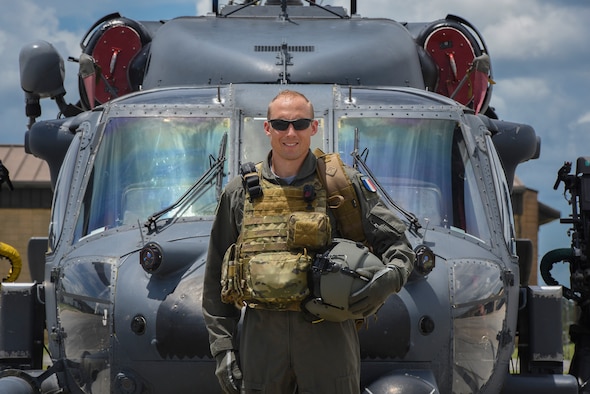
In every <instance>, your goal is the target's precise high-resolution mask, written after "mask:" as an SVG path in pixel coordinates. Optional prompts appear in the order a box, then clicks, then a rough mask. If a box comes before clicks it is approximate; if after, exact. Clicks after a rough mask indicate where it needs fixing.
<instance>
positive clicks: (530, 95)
mask: <svg viewBox="0 0 590 394" xmlns="http://www.w3.org/2000/svg"><path fill="white" fill-rule="evenodd" d="M0 2H1V4H0V10H1V12H0V119H1V121H0V144H23V141H24V133H25V131H26V125H27V122H28V120H27V118H26V116H25V109H24V93H23V91H22V89H21V88H20V82H19V78H20V77H19V61H18V58H19V52H20V49H21V48H22V47H23V46H24V45H27V44H30V43H32V42H34V41H35V40H39V39H42V40H46V41H48V42H50V43H52V44H53V45H54V46H55V48H56V49H57V50H58V52H59V53H60V55H61V56H62V57H63V58H64V59H68V57H69V56H72V57H78V56H79V55H80V41H81V40H82V38H83V37H84V35H85V33H86V32H87V31H88V30H89V29H90V27H91V26H92V25H93V24H94V22H96V21H97V20H99V19H100V18H101V17H103V16H104V15H107V14H110V13H113V12H119V13H120V14H121V15H122V16H125V17H128V18H131V19H136V20H140V21H141V20H162V19H171V18H174V17H177V16H184V15H203V14H205V13H207V12H210V11H211V4H212V1H211V0H151V1H148V2H146V1H145V0H141V1H139V0H125V1H120V0H102V1H100V2H89V1H83V2H80V1H79V0H20V1H8V0H0ZM239 2H240V3H241V1H239ZM317 2H318V3H320V4H324V5H326V4H331V5H341V6H344V7H346V8H347V9H349V8H350V6H349V1H348V0H324V1H321V0H317ZM226 3H227V0H220V1H219V4H220V6H222V5H223V4H226ZM357 12H358V14H360V16H362V17H386V18H390V19H394V20H397V21H399V22H430V21H435V20H438V19H442V18H444V17H445V16H446V15H447V14H454V15H458V16H460V17H462V18H464V19H466V20H468V21H469V22H470V23H471V24H472V25H473V26H475V27H476V29H477V30H478V31H479V32H480V33H481V34H482V36H483V38H484V41H485V43H486V44H487V47H488V50H489V55H490V58H491V62H492V73H493V79H494V81H495V82H496V84H495V85H494V86H493V95H492V99H491V102H490V105H491V106H492V107H494V108H495V110H496V113H497V114H498V116H499V118H500V119H502V120H507V121H511V122H518V123H525V124H529V125H531V126H532V127H533V128H534V129H535V131H536V133H537V135H538V136H539V137H540V138H541V156H540V158H539V159H537V160H533V161H529V162H526V163H524V164H522V165H520V166H519V167H518V169H517V171H516V175H517V176H518V177H519V178H520V179H521V181H522V182H523V183H524V184H525V185H526V186H527V187H528V188H530V189H533V190H536V191H537V192H538V198H539V201H540V202H542V203H544V204H546V205H548V206H550V207H552V208H554V209H556V210H558V211H560V213H561V216H562V217H567V216H568V215H569V214H570V213H571V206H569V205H568V203H567V201H566V199H565V198H564V195H563V184H562V185H561V187H560V188H559V189H558V190H553V184H554V182H555V179H556V175H557V171H558V169H559V168H560V167H561V166H562V165H563V163H564V162H565V161H571V162H574V164H575V161H576V159H577V158H578V157H580V156H589V157H590V106H589V105H588V102H589V101H590V45H589V44H588V37H590V24H589V23H588V22H587V21H588V20H590V2H588V1H587V0H562V1H554V0H495V1H485V2H484V1H477V0H475V1H474V0H446V1H440V0H423V1H416V0H371V1H367V0H359V1H358V5H357ZM65 67H66V76H65V77H66V82H65V87H66V91H67V92H68V93H67V94H66V96H65V99H66V101H67V102H76V101H77V100H78V88H77V72H78V69H77V64H75V63H72V62H69V61H67V60H66V63H65ZM42 105H43V115H42V117H41V119H51V118H54V117H55V116H56V115H57V112H58V110H57V107H56V106H55V104H54V103H53V102H50V100H48V99H46V100H44V101H43V102H42ZM0 160H1V158H0ZM574 168H575V165H574ZM568 228H569V226H568V225H565V224H560V223H559V221H554V222H552V223H550V224H546V225H544V226H542V227H541V229H540V233H539V259H540V258H541V257H542V256H543V255H544V254H545V253H546V252H548V251H550V250H553V249H556V248H566V247H569V246H570V241H569V239H568V238H567V229H568ZM559 266H563V265H562V264H559ZM566 268H567V267H565V266H564V267H559V268H558V269H557V270H556V271H555V272H554V274H555V275H556V277H557V278H558V279H560V280H562V281H563V280H564V279H563V278H566V279H565V280H567V275H565V276H564V275H563V272H566V271H565V270H564V269H566ZM540 283H541V282H540ZM564 284H566V285H568V286H569V283H568V282H564Z"/></svg>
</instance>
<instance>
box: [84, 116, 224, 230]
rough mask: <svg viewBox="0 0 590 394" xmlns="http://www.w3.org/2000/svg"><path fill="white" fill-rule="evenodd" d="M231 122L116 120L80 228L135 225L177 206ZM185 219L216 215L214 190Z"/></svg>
mask: <svg viewBox="0 0 590 394" xmlns="http://www.w3.org/2000/svg"><path fill="white" fill-rule="evenodd" d="M229 125H230V121H229V119H228V118H182V117H178V118H176V117H174V118H161V117H158V118H156V117H129V118H111V119H110V120H109V121H108V122H107V124H106V126H105V130H104V134H103V136H102V141H101V143H100V146H99V148H98V152H97V154H96V158H95V160H94V165H93V169H92V173H91V176H90V179H89V183H88V187H87V190H86V194H85V197H84V201H83V204H82V208H81V209H82V212H81V215H79V220H78V226H77V229H76V239H77V238H79V237H80V236H84V235H87V234H91V233H92V232H94V231H100V230H105V229H109V228H114V227H119V226H121V225H125V224H136V223H137V222H138V221H141V222H143V221H145V220H146V219H147V217H148V216H149V215H151V214H153V213H156V212H158V211H160V210H162V209H163V208H165V207H168V206H169V205H170V204H172V203H173V202H175V201H176V200H177V199H178V198H179V197H180V196H181V195H182V194H183V193H184V192H185V191H186V190H187V189H188V188H189V187H190V186H191V185H192V184H193V183H194V182H195V181H196V180H197V179H199V178H200V177H201V175H202V174H203V173H205V172H206V171H207V170H208V169H209V167H210V162H211V157H217V155H218V151H219V147H220V142H221V140H222V136H223V134H224V133H225V132H227V131H228V130H229ZM210 189H211V190H208V191H207V192H206V193H204V194H203V195H202V196H201V197H200V198H199V201H198V202H196V203H194V204H193V206H192V209H188V210H186V211H184V212H183V215H184V216H196V215H212V214H213V213H214V211H215V206H216V198H217V196H216V190H215V187H212V188H210Z"/></svg>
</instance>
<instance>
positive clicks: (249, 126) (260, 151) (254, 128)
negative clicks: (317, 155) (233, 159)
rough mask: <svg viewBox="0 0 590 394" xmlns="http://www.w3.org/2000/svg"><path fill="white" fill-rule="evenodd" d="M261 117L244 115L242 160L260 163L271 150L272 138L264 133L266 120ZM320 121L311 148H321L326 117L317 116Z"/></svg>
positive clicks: (241, 145)
mask: <svg viewBox="0 0 590 394" xmlns="http://www.w3.org/2000/svg"><path fill="white" fill-rule="evenodd" d="M265 120H266V118H261V117H250V116H246V117H244V120H243V122H242V134H241V143H240V147H241V148H240V154H241V156H240V162H241V163H247V162H250V161H251V162H254V163H258V162H259V161H263V160H264V159H266V156H267V155H268V152H269V151H270V140H269V138H268V137H267V136H266V135H265V134H264V121H265ZM316 120H317V121H318V132H317V134H316V135H315V136H314V137H313V138H312V139H311V150H314V149H315V148H321V146H322V139H323V136H324V119H322V118H316Z"/></svg>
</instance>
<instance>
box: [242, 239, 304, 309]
mask: <svg viewBox="0 0 590 394" xmlns="http://www.w3.org/2000/svg"><path fill="white" fill-rule="evenodd" d="M310 265H311V257H309V256H308V255H307V252H306V251H304V252H303V253H291V252H272V253H260V254H258V255H256V256H254V257H252V258H251V259H250V261H249V262H248V264H246V265H245V267H244V268H245V270H244V280H245V285H246V286H245V289H244V291H245V294H244V300H245V301H246V302H247V303H248V304H252V303H253V304H257V303H260V304H263V305H265V306H267V307H269V306H270V308H271V309H278V310H287V309H293V306H294V305H295V306H296V307H297V308H298V307H299V304H300V303H301V301H303V300H304V299H305V298H306V297H307V295H308V294H309V288H308V286H307V271H308V269H309V267H310Z"/></svg>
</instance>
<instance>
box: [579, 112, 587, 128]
mask: <svg viewBox="0 0 590 394" xmlns="http://www.w3.org/2000/svg"><path fill="white" fill-rule="evenodd" d="M585 123H590V112H586V113H585V114H583V115H582V116H580V117H579V118H578V120H577V121H576V124H578V125H581V124H585Z"/></svg>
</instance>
